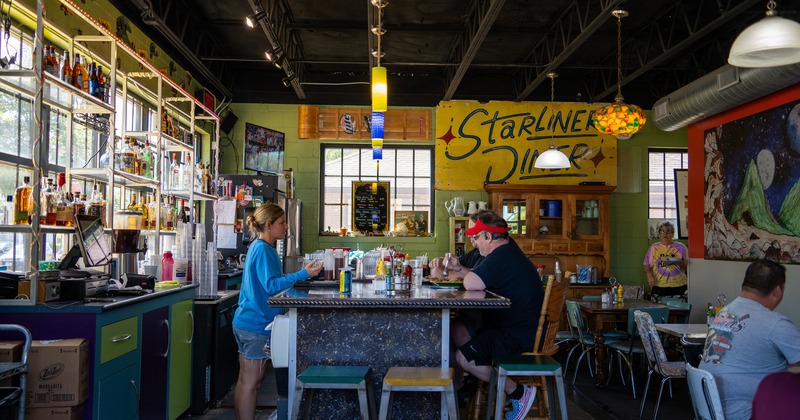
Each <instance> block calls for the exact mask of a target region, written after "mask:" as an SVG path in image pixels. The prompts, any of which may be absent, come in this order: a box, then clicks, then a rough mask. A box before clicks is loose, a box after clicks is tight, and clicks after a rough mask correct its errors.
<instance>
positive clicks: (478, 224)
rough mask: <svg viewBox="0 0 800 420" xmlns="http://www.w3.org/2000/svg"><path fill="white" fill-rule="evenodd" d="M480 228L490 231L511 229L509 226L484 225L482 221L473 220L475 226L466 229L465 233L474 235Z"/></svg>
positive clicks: (498, 231) (505, 231) (501, 231)
mask: <svg viewBox="0 0 800 420" xmlns="http://www.w3.org/2000/svg"><path fill="white" fill-rule="evenodd" d="M482 230H485V231H487V232H492V233H507V232H508V231H509V230H511V228H510V227H500V226H486V225H484V224H483V222H481V221H480V220H478V221H477V222H475V226H473V227H471V228H469V229H467V235H469V236H472V235H474V234H476V233H478V232H480V231H482Z"/></svg>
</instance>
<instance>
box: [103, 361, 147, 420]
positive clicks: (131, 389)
mask: <svg viewBox="0 0 800 420" xmlns="http://www.w3.org/2000/svg"><path fill="white" fill-rule="evenodd" d="M95 398H96V400H97V401H98V404H97V416H96V417H95V418H98V419H118V420H135V419H138V418H139V364H138V363H137V364H134V365H130V366H128V367H126V368H124V369H122V370H120V371H119V372H117V373H114V374H113V375H110V376H107V377H105V378H103V379H101V380H100V382H99V383H98V385H97V390H96V391H95Z"/></svg>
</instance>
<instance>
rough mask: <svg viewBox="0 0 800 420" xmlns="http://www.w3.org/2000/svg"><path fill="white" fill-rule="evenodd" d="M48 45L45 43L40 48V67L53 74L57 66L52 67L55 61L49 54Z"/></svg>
mask: <svg viewBox="0 0 800 420" xmlns="http://www.w3.org/2000/svg"><path fill="white" fill-rule="evenodd" d="M50 48H51V47H50V46H49V45H45V46H44V48H42V67H43V68H44V71H45V73H50V74H53V75H55V74H56V72H57V71H58V68H57V67H54V64H55V62H54V61H53V58H52V57H51V56H50Z"/></svg>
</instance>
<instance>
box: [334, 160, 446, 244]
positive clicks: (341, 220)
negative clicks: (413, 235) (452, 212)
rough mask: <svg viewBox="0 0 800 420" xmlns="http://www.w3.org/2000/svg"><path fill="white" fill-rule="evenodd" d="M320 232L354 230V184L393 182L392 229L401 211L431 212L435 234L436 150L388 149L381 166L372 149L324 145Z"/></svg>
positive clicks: (390, 198) (391, 203)
mask: <svg viewBox="0 0 800 420" xmlns="http://www.w3.org/2000/svg"><path fill="white" fill-rule="evenodd" d="M322 156H323V157H324V159H323V161H322V169H321V178H322V181H321V183H322V191H321V197H320V200H321V203H322V209H321V213H322V217H321V218H320V226H319V228H320V231H324V230H326V229H327V228H328V226H330V227H331V229H333V230H338V229H339V228H340V227H346V228H348V229H350V228H351V227H352V225H353V223H352V214H351V213H352V209H351V203H352V192H353V191H352V183H353V181H362V182H363V181H381V182H389V189H390V193H389V200H390V208H389V226H390V227H393V226H394V225H396V224H397V222H395V221H394V212H395V211H397V210H411V211H427V212H428V220H429V221H430V224H429V227H428V229H429V232H433V226H432V222H433V219H434V218H433V214H432V209H433V206H432V203H433V202H434V201H433V147H431V146H425V147H422V146H419V147H413V146H388V147H384V148H383V159H382V160H380V164H376V161H374V160H373V159H372V148H371V146H369V145H322Z"/></svg>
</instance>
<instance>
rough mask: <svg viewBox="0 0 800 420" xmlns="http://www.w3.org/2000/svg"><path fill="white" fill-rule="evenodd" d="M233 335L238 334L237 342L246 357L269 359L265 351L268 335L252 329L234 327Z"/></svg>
mask: <svg viewBox="0 0 800 420" xmlns="http://www.w3.org/2000/svg"><path fill="white" fill-rule="evenodd" d="M233 335H234V336H236V344H238V345H239V353H240V354H242V355H243V356H244V358H245V359H250V360H261V359H268V357H267V354H266V353H264V346H265V345H267V340H268V337H267V336H266V335H262V334H256V333H253V332H250V331H245V330H240V329H238V328H236V327H233Z"/></svg>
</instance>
